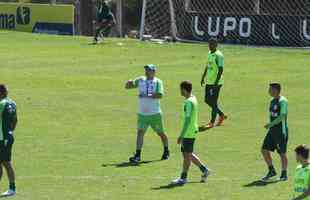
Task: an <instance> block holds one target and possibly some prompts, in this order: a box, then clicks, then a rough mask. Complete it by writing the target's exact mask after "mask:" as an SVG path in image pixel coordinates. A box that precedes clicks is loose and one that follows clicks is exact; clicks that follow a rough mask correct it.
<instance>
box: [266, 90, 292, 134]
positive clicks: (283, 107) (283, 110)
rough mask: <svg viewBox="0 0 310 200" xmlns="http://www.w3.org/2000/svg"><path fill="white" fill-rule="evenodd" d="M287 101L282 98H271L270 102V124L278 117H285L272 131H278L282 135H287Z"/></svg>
mask: <svg viewBox="0 0 310 200" xmlns="http://www.w3.org/2000/svg"><path fill="white" fill-rule="evenodd" d="M287 107H288V101H287V99H286V98H285V97H284V96H281V97H280V98H279V99H276V98H273V99H272V100H271V102H270V108H269V111H270V122H272V121H274V120H275V119H276V118H277V117H279V116H280V115H285V117H284V119H283V120H282V121H281V122H280V123H279V124H277V125H275V126H273V127H272V128H271V129H272V130H280V131H282V133H283V134H285V135H287V134H288V125H287V114H288V109H287Z"/></svg>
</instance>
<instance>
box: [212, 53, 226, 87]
mask: <svg viewBox="0 0 310 200" xmlns="http://www.w3.org/2000/svg"><path fill="white" fill-rule="evenodd" d="M216 64H217V66H218V69H219V71H218V73H217V77H216V80H215V83H214V84H215V85H217V84H218V83H219V81H220V80H221V77H222V74H223V71H224V57H223V56H222V55H218V56H216Z"/></svg>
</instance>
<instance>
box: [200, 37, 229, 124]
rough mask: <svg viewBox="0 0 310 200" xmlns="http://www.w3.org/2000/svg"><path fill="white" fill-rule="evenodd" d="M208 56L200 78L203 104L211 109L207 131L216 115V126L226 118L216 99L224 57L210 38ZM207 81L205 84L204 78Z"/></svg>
mask: <svg viewBox="0 0 310 200" xmlns="http://www.w3.org/2000/svg"><path fill="white" fill-rule="evenodd" d="M209 50H210V51H209V54H208V64H207V66H206V68H205V71H204V73H203V75H202V78H201V82H200V84H201V87H203V86H204V84H205V83H206V87H205V103H206V104H208V105H209V106H210V107H211V120H210V122H209V124H208V125H207V126H206V127H205V128H207V129H209V128H213V127H214V123H215V120H216V117H217V115H219V119H218V122H217V124H216V125H217V126H221V125H222V124H223V122H224V120H225V119H227V116H226V115H225V114H224V113H223V112H222V111H221V109H220V108H219V106H218V98H219V95H220V90H221V88H222V85H223V83H224V80H223V72H224V56H223V54H222V52H221V51H220V50H218V49H217V40H216V39H215V38H211V39H210V40H209ZM206 76H207V80H206V82H205V77H206Z"/></svg>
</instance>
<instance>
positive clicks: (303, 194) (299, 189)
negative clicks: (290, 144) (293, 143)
mask: <svg viewBox="0 0 310 200" xmlns="http://www.w3.org/2000/svg"><path fill="white" fill-rule="evenodd" d="M295 153H296V160H297V162H299V163H300V165H299V166H297V168H296V172H295V180H294V182H295V183H294V196H295V197H294V198H293V200H302V199H305V200H309V199H310V161H309V148H308V147H307V146H306V145H299V146H298V147H296V149H295Z"/></svg>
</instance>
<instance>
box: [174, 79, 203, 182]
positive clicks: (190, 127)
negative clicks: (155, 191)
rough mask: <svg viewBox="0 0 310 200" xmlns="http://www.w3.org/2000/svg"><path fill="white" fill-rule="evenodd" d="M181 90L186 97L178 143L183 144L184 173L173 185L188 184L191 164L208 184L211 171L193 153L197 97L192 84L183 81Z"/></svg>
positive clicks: (196, 124) (196, 120)
mask: <svg viewBox="0 0 310 200" xmlns="http://www.w3.org/2000/svg"><path fill="white" fill-rule="evenodd" d="M180 89H181V95H182V96H183V97H185V102H184V106H183V110H184V119H183V128H182V131H181V134H180V136H179V138H178V141H177V143H178V144H181V151H182V153H183V158H184V160H183V171H182V173H181V177H180V178H178V179H176V180H173V181H172V182H171V183H172V184H175V185H183V184H185V183H187V173H188V170H189V167H190V165H191V163H194V164H195V165H196V166H197V167H199V169H200V171H201V172H202V177H201V182H206V180H207V177H208V175H209V170H208V168H207V167H206V166H205V165H203V164H202V162H201V161H200V159H199V158H198V156H197V155H196V154H194V153H193V151H194V143H195V139H196V136H197V133H198V102H197V99H196V97H195V96H194V95H193V94H192V83H191V82H189V81H183V82H182V83H181V85H180Z"/></svg>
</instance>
